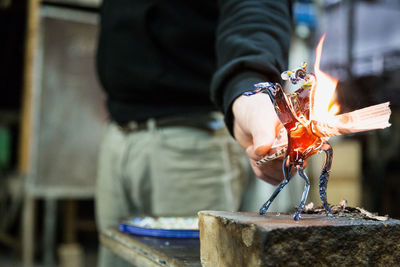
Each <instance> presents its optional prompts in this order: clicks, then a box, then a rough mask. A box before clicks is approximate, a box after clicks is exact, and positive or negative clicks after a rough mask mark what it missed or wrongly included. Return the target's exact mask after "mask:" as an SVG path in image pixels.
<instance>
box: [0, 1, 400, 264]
mask: <svg viewBox="0 0 400 267" xmlns="http://www.w3.org/2000/svg"><path fill="white" fill-rule="evenodd" d="M100 4H101V1H100V0H48V1H38V0H30V1H23V0H0V89H1V95H0V265H1V266H96V253H97V247H98V237H97V235H98V233H97V232H96V227H95V223H94V203H93V196H94V183H95V177H96V171H95V170H96V161H97V149H98V143H99V141H100V139H101V136H102V131H103V129H104V126H105V123H106V121H107V115H106V112H105V110H104V107H103V101H104V96H103V94H102V91H101V89H100V86H99V83H98V81H97V77H96V73H95V68H94V53H95V50H96V42H97V30H98V11H99V6H100ZM293 14H294V29H293V38H292V47H291V52H290V63H289V64H290V69H294V68H297V67H298V66H300V65H301V64H302V62H303V61H306V62H308V63H309V70H310V71H311V70H312V65H313V62H314V55H315V52H314V51H315V46H316V44H317V42H318V40H319V39H320V37H321V36H322V35H323V34H324V33H325V34H326V39H325V43H324V47H323V51H322V59H321V68H322V70H323V71H324V72H326V73H327V74H329V75H331V76H333V77H335V78H338V79H339V85H338V88H337V96H338V99H339V102H340V105H341V112H347V111H352V110H354V109H357V108H362V107H365V106H369V105H373V104H379V103H382V102H386V101H390V102H391V109H392V116H391V120H390V122H391V123H392V126H391V127H390V128H387V129H384V130H379V131H371V132H366V133H361V134H356V135H350V136H341V137H336V138H332V139H331V142H330V143H331V144H332V145H333V149H334V161H333V167H332V172H331V178H330V181H329V186H328V201H329V202H330V203H331V204H338V203H339V201H340V200H342V199H346V200H348V205H350V206H359V207H364V208H366V209H367V210H369V211H372V212H378V213H379V214H381V215H385V214H388V215H389V216H390V217H393V218H398V219H399V218H400V129H399V128H400V115H399V106H400V27H399V25H400V1H398V0H325V1H324V0H315V1H312V0H308V1H307V0H301V1H300V0H298V1H294V6H293ZM322 161H323V156H322V155H321V156H319V155H318V156H315V157H314V158H313V159H312V160H311V162H310V163H309V166H308V168H307V172H308V175H309V177H310V178H311V179H312V185H311V190H310V196H309V199H308V201H309V202H310V201H312V202H314V203H315V204H316V205H319V204H320V201H319V196H318V190H317V178H318V176H319V173H320V171H321V164H322ZM295 180H296V181H295ZM302 187H303V183H302V182H301V180H300V179H294V180H293V182H292V183H290V184H289V185H288V188H285V190H286V193H284V192H285V190H284V191H283V192H282V194H281V195H280V196H279V197H278V199H277V200H278V201H277V203H276V204H275V203H274V205H275V206H273V209H274V210H279V211H291V210H293V207H294V206H296V205H297V204H298V201H299V199H300V196H301V193H302ZM273 189H274V187H272V186H269V185H266V184H265V183H263V182H261V181H260V180H257V179H253V180H252V181H251V183H250V184H249V186H248V194H247V196H246V197H245V199H244V203H243V210H249V211H256V210H258V208H259V206H260V205H261V203H263V201H265V200H266V199H267V198H268V197H269V194H270V192H271V190H273Z"/></svg>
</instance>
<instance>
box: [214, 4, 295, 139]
mask: <svg viewBox="0 0 400 267" xmlns="http://www.w3.org/2000/svg"><path fill="white" fill-rule="evenodd" d="M290 2H291V1H290V0H279V1H277V0H219V1H218V4H219V10H220V11H219V12H220V13H219V23H218V28H217V33H216V34H217V35H216V55H217V71H216V72H215V74H214V76H213V79H212V82H211V98H212V100H213V102H214V103H215V104H216V105H217V107H219V108H220V109H221V110H222V111H223V112H224V114H225V123H226V125H227V127H228V129H229V131H230V133H231V134H233V130H232V129H233V114H232V110H231V107H232V103H233V101H234V100H235V99H236V98H237V97H238V96H240V95H241V94H242V93H243V92H245V91H247V90H249V89H252V87H253V84H254V83H257V82H264V81H270V82H280V81H281V80H280V73H281V72H282V71H283V70H285V69H286V68H287V61H288V51H289V45H290V34H291V3H290Z"/></svg>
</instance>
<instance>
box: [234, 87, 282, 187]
mask: <svg viewBox="0 0 400 267" xmlns="http://www.w3.org/2000/svg"><path fill="white" fill-rule="evenodd" d="M232 111H233V115H234V125H233V132H234V136H235V138H236V140H237V142H238V143H239V144H240V145H241V146H242V147H243V148H244V149H245V150H246V153H247V155H248V156H249V158H250V164H251V167H252V168H253V171H254V173H255V174H256V175H257V177H259V178H261V179H263V180H264V181H266V182H268V183H270V184H273V185H278V184H279V183H280V182H281V181H282V180H283V173H282V160H278V159H277V160H273V161H270V162H267V163H264V164H261V165H259V166H257V165H256V161H258V160H260V159H262V158H263V157H264V156H265V155H266V154H267V153H268V152H269V150H270V149H271V146H272V144H273V143H274V140H275V138H276V134H277V132H278V130H279V129H280V128H281V127H282V124H281V122H280V121H279V119H278V117H277V116H276V113H275V110H274V107H273V105H272V103H271V100H270V99H269V97H268V95H266V94H256V95H252V96H250V97H249V96H239V97H238V98H237V99H236V100H235V101H234V102H233V106H232Z"/></svg>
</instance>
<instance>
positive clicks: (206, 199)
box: [96, 119, 249, 267]
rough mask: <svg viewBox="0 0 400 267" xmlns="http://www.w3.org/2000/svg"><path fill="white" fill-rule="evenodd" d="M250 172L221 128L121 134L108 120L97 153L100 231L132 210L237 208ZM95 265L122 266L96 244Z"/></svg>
mask: <svg viewBox="0 0 400 267" xmlns="http://www.w3.org/2000/svg"><path fill="white" fill-rule="evenodd" d="M248 176H249V163H248V160H247V157H246V156H245V153H244V151H243V149H242V148H241V147H239V146H238V144H237V143H236V142H235V141H234V140H233V138H232V137H231V136H230V135H229V133H228V132H227V130H226V129H225V128H221V129H218V130H213V131H206V130H202V129H197V128H191V127H176V126H174V127H163V128H157V127H156V124H155V121H154V120H152V119H150V120H149V121H148V122H147V129H146V130H141V131H134V132H130V133H124V132H123V131H121V130H119V128H118V126H117V125H116V124H114V123H111V124H110V125H109V126H108V129H107V131H106V134H105V137H104V140H103V143H102V146H101V151H100V157H99V165H98V180H97V188H96V222H97V225H98V228H99V231H102V230H104V229H105V228H107V227H109V226H117V225H118V222H119V220H120V219H123V218H126V217H130V216H136V215H144V214H146V215H155V216H185V215H188V216H195V215H196V213H197V212H198V211H200V210H229V211H236V210H238V209H239V206H240V203H241V199H242V195H243V191H244V188H245V185H246V182H247V180H248ZM99 266H103V267H110V266H112V267H117V266H125V263H124V262H123V260H122V259H120V258H119V257H118V256H116V255H114V254H113V253H111V252H110V251H108V250H107V249H105V248H101V249H100V256H99Z"/></svg>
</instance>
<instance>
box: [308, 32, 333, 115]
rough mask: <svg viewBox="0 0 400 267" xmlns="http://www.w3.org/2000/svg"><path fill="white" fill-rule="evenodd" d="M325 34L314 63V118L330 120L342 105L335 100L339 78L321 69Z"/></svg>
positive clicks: (317, 49)
mask: <svg viewBox="0 0 400 267" xmlns="http://www.w3.org/2000/svg"><path fill="white" fill-rule="evenodd" d="M324 40H325V35H323V36H322V37H321V39H320V40H319V43H318V46H317V48H316V58H315V63H314V73H315V76H316V82H315V85H314V88H313V89H312V90H313V92H312V95H313V96H314V97H313V103H312V104H313V120H317V121H321V122H328V121H331V120H333V118H334V116H335V115H337V114H338V113H339V111H340V105H339V104H338V103H337V102H336V101H335V98H336V86H337V83H338V79H335V78H333V77H331V76H329V75H328V74H326V73H324V72H323V71H321V70H320V68H319V66H320V61H321V52H322V45H323V43H324Z"/></svg>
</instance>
